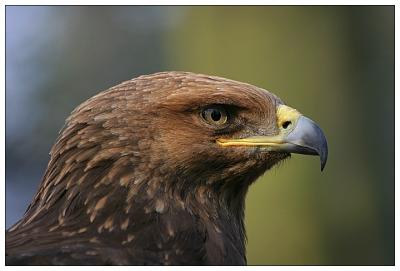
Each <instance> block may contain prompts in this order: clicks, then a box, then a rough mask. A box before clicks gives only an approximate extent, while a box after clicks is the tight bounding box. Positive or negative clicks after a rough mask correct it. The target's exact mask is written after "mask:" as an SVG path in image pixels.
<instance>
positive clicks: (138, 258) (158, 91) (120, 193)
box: [6, 72, 328, 265]
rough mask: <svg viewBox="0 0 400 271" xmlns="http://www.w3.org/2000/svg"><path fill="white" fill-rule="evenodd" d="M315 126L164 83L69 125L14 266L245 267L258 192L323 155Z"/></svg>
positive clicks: (96, 103)
mask: <svg viewBox="0 0 400 271" xmlns="http://www.w3.org/2000/svg"><path fill="white" fill-rule="evenodd" d="M327 152H328V151H327V142H326V139H325V136H324V134H323V132H322V130H321V129H320V128H319V126H318V125H317V124H316V123H315V122H313V121H312V120H311V119H309V118H307V117H305V116H303V115H302V114H300V113H299V112H298V111H297V110H295V109H293V108H291V107H289V106H287V105H285V104H284V102H283V101H282V100H281V99H280V98H278V97H277V96H275V95H274V94H272V93H270V92H268V91H266V90H264V89H261V88H258V87H255V86H252V85H249V84H245V83H241V82H237V81H233V80H228V79H225V78H220V77H215V76H208V75H201V74H194V73H189V72H161V73H156V74H151V75H145V76H140V77H137V78H135V79H132V80H129V81H126V82H123V83H121V84H119V85H117V86H114V87H112V88H110V89H108V90H105V91H103V92H100V93H99V94H98V95H96V96H94V97H92V98H90V99H88V100H87V101H85V102H84V103H82V104H81V105H80V106H78V107H77V108H76V109H75V110H74V111H73V112H72V113H71V115H70V116H69V117H68V119H67V120H66V122H65V125H64V127H63V129H62V130H61V131H60V134H59V137H58V138H57V140H56V142H55V144H54V145H53V147H52V149H51V152H50V156H51V157H50V161H49V163H48V166H47V169H46V172H45V174H44V176H43V179H42V181H41V184H40V187H39V189H38V191H37V194H36V195H35V197H34V198H33V200H32V202H31V204H30V205H29V207H28V209H27V211H26V213H25V214H24V216H23V217H22V219H21V220H20V221H18V222H17V223H16V224H15V225H14V226H12V227H11V228H10V229H8V231H7V232H6V264H7V265H245V264H246V253H245V242H246V234H245V228H244V221H243V220H244V202H245V196H246V193H247V190H248V188H249V185H250V184H251V183H253V182H254V181H255V180H256V179H257V177H259V176H260V175H262V174H263V173H264V172H265V171H267V170H268V169H270V168H271V167H272V166H274V165H275V164H277V163H278V162H280V161H282V160H284V159H285V158H287V157H289V156H290V153H301V154H310V155H319V156H320V164H321V170H322V169H323V167H324V165H325V163H326V160H327Z"/></svg>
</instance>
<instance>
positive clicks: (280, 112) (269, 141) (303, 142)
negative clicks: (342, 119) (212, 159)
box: [217, 105, 328, 171]
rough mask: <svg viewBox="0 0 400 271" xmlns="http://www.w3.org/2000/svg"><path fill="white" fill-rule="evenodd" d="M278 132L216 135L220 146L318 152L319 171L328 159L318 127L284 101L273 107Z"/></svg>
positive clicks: (311, 153)
mask: <svg viewBox="0 0 400 271" xmlns="http://www.w3.org/2000/svg"><path fill="white" fill-rule="evenodd" d="M276 115H277V124H278V127H279V134H277V135H274V136H251V137H247V138H240V139H222V138H221V139H218V140H217V142H218V144H220V145H221V146H224V147H228V146H248V147H262V148H266V149H267V150H268V151H279V152H289V153H300V154H307V155H319V157H320V163H321V171H322V170H323V169H324V167H325V164H326V160H327V159H328V144H327V142H326V138H325V135H324V133H323V132H322V130H321V128H320V127H319V126H318V125H317V124H316V123H315V122H314V121H312V120H311V119H309V118H307V117H305V116H303V115H301V114H300V113H299V112H298V111H297V110H295V109H293V108H291V107H288V106H286V105H280V106H279V107H278V108H277V112H276Z"/></svg>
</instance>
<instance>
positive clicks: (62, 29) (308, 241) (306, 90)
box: [6, 6, 394, 265]
mask: <svg viewBox="0 0 400 271" xmlns="http://www.w3.org/2000/svg"><path fill="white" fill-rule="evenodd" d="M164 70H185V71H193V72H199V73H205V74H212V75H218V76H223V77H227V78H230V79H235V80H239V81H243V82H248V83H251V84H253V85H257V86H260V87H263V88H265V89H267V90H270V91H272V92H273V93H275V94H277V95H278V96H280V97H281V98H282V99H283V100H284V101H285V102H286V103H287V104H289V105H291V106H293V107H295V108H297V109H298V110H299V111H300V112H302V113H304V114H305V115H307V116H309V117H310V118H312V119H314V120H315V121H316V122H318V123H319V124H320V126H321V127H322V128H323V130H324V132H325V134H326V136H327V139H328V143H329V158H328V163H327V166H326V168H325V170H324V172H322V173H321V172H320V171H319V162H318V158H316V157H305V156H297V155H293V157H292V159H290V160H289V161H287V162H285V163H283V164H281V165H280V166H278V167H276V168H275V169H273V170H271V171H269V172H268V173H266V174H265V176H263V177H262V178H261V179H260V180H258V181H257V182H256V183H255V184H254V185H253V186H252V187H251V189H250V192H249V194H248V197H247V202H246V205H247V208H246V226H247V235H248V246H247V256H248V263H249V264H253V265H303V264H306V265H393V264H394V7H392V6H338V7H336V6H254V7H247V6H237V7H229V6H228V7H223V6H218V7H217V6H210V7H207V6H205V7H197V6H191V7H173V6H170V7H157V6H153V7H135V6H129V7H84V6H79V7H56V6H53V7H46V6H37V7H35V6H29V7H23V6H18V7H17V6H8V7H6V128H7V130H6V203H7V206H6V207H7V209H6V210H7V213H6V221H7V222H6V223H7V227H9V226H10V225H12V224H13V223H14V222H15V221H16V220H18V219H19V218H20V217H21V216H22V214H23V212H24V210H25V208H26V207H27V205H28V202H29V201H30V199H31V198H32V196H33V194H34V193H35V190H36V188H37V186H38V184H39V181H40V178H41V175H42V174H43V172H44V170H45V168H46V165H47V162H48V158H49V157H48V152H49V150H50V147H51V145H52V143H53V142H54V140H55V139H56V137H57V132H58V130H59V129H60V128H61V127H62V125H63V123H64V119H65V118H66V117H67V116H68V115H69V113H70V112H71V111H72V110H73V109H74V107H75V106H77V105H78V104H79V103H81V102H82V101H84V100H85V99H87V98H89V97H90V96H92V95H94V94H95V93H97V92H99V91H101V90H104V89H106V88H108V87H110V86H113V85H115V84H117V83H119V82H121V81H124V80H127V79H130V78H133V77H136V76H138V75H141V74H147V73H152V72H157V71H164Z"/></svg>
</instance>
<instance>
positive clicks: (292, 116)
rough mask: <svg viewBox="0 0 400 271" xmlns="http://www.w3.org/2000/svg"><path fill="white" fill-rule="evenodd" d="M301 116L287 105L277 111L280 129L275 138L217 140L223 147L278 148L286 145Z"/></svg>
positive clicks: (258, 137)
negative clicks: (287, 138)
mask: <svg viewBox="0 0 400 271" xmlns="http://www.w3.org/2000/svg"><path fill="white" fill-rule="evenodd" d="M300 116H301V114H300V113H299V111H297V110H296V109H294V108H291V107H289V106H286V105H279V106H278V108H277V110H276V124H277V126H278V128H279V134H277V135H274V136H262V135H256V136H252V137H247V138H239V139H225V138H220V139H217V143H218V144H219V145H221V146H224V147H228V146H264V147H265V146H271V147H272V146H278V145H280V144H284V143H286V142H285V137H286V135H287V134H288V133H290V132H291V131H292V130H293V129H294V127H295V126H296V123H297V120H298V118H299V117H300Z"/></svg>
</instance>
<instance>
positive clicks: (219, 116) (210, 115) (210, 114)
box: [201, 107, 228, 126]
mask: <svg viewBox="0 0 400 271" xmlns="http://www.w3.org/2000/svg"><path fill="white" fill-rule="evenodd" d="M201 117H202V118H203V119H204V120H205V121H206V122H207V123H208V124H211V125H218V126H220V125H223V124H225V123H226V122H227V121H228V114H227V112H226V110H225V109H223V108H219V107H212V108H206V109H204V110H203V111H202V112H201Z"/></svg>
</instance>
